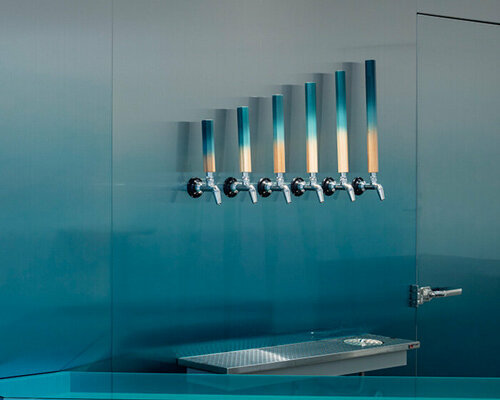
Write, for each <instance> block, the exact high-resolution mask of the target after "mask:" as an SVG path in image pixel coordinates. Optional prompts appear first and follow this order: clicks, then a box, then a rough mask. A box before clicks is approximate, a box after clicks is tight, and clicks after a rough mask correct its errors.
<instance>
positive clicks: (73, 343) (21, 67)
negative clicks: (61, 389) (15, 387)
mask: <svg viewBox="0 0 500 400" xmlns="http://www.w3.org/2000/svg"><path fill="white" fill-rule="evenodd" d="M110 38H111V4H110V3H109V2H101V1H86V2H67V1H46V2H38V1H1V2H0V54H1V57H0V58H1V61H0V165H1V167H0V169H1V172H0V226H1V230H0V243H1V245H0V265H1V268H0V303H1V305H2V306H1V307H0V331H1V333H0V337H1V340H0V376H8V375H20V374H30V373H35V372H39V371H47V370H49V371H50V370H59V369H64V368H71V367H74V366H79V365H85V364H88V363H95V362H96V361H98V362H99V363H102V365H101V366H102V368H109V366H110V363H109V358H110V355H111V346H110V340H111V323H110V316H111V310H110V305H111V303H110V299H111V297H110V273H111V269H110V257H111V246H110V243H111V241H110V234H111V194H112V190H111V95H112V91H111V40H110ZM106 360H108V361H106Z"/></svg>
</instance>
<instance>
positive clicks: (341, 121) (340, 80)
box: [335, 71, 349, 173]
mask: <svg viewBox="0 0 500 400" xmlns="http://www.w3.org/2000/svg"><path fill="white" fill-rule="evenodd" d="M335 99H336V108H337V163H338V172H340V173H342V172H346V173H347V172H349V147H348V140H347V106H346V84H345V71H336V72H335Z"/></svg>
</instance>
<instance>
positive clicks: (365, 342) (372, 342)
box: [344, 338, 384, 347]
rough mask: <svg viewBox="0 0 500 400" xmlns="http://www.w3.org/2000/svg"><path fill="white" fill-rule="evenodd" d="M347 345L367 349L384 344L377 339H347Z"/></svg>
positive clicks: (345, 341)
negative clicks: (367, 347)
mask: <svg viewBox="0 0 500 400" xmlns="http://www.w3.org/2000/svg"><path fill="white" fill-rule="evenodd" d="M344 343H345V344H350V345H352V346H360V347H366V346H381V345H383V344H384V342H382V341H381V340H377V339H368V338H351V339H345V340H344Z"/></svg>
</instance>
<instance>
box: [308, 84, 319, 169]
mask: <svg viewBox="0 0 500 400" xmlns="http://www.w3.org/2000/svg"><path fill="white" fill-rule="evenodd" d="M305 90H306V138H307V139H306V140H307V141H306V155H307V172H308V173H317V172H318V138H317V127H316V83H314V82H306V84H305Z"/></svg>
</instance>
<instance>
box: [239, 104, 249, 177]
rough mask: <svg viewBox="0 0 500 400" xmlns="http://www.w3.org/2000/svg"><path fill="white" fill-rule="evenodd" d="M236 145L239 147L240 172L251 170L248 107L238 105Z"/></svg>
mask: <svg viewBox="0 0 500 400" xmlns="http://www.w3.org/2000/svg"><path fill="white" fill-rule="evenodd" d="M238 145H239V148H240V172H252V153H251V150H250V126H249V123H248V107H238Z"/></svg>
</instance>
